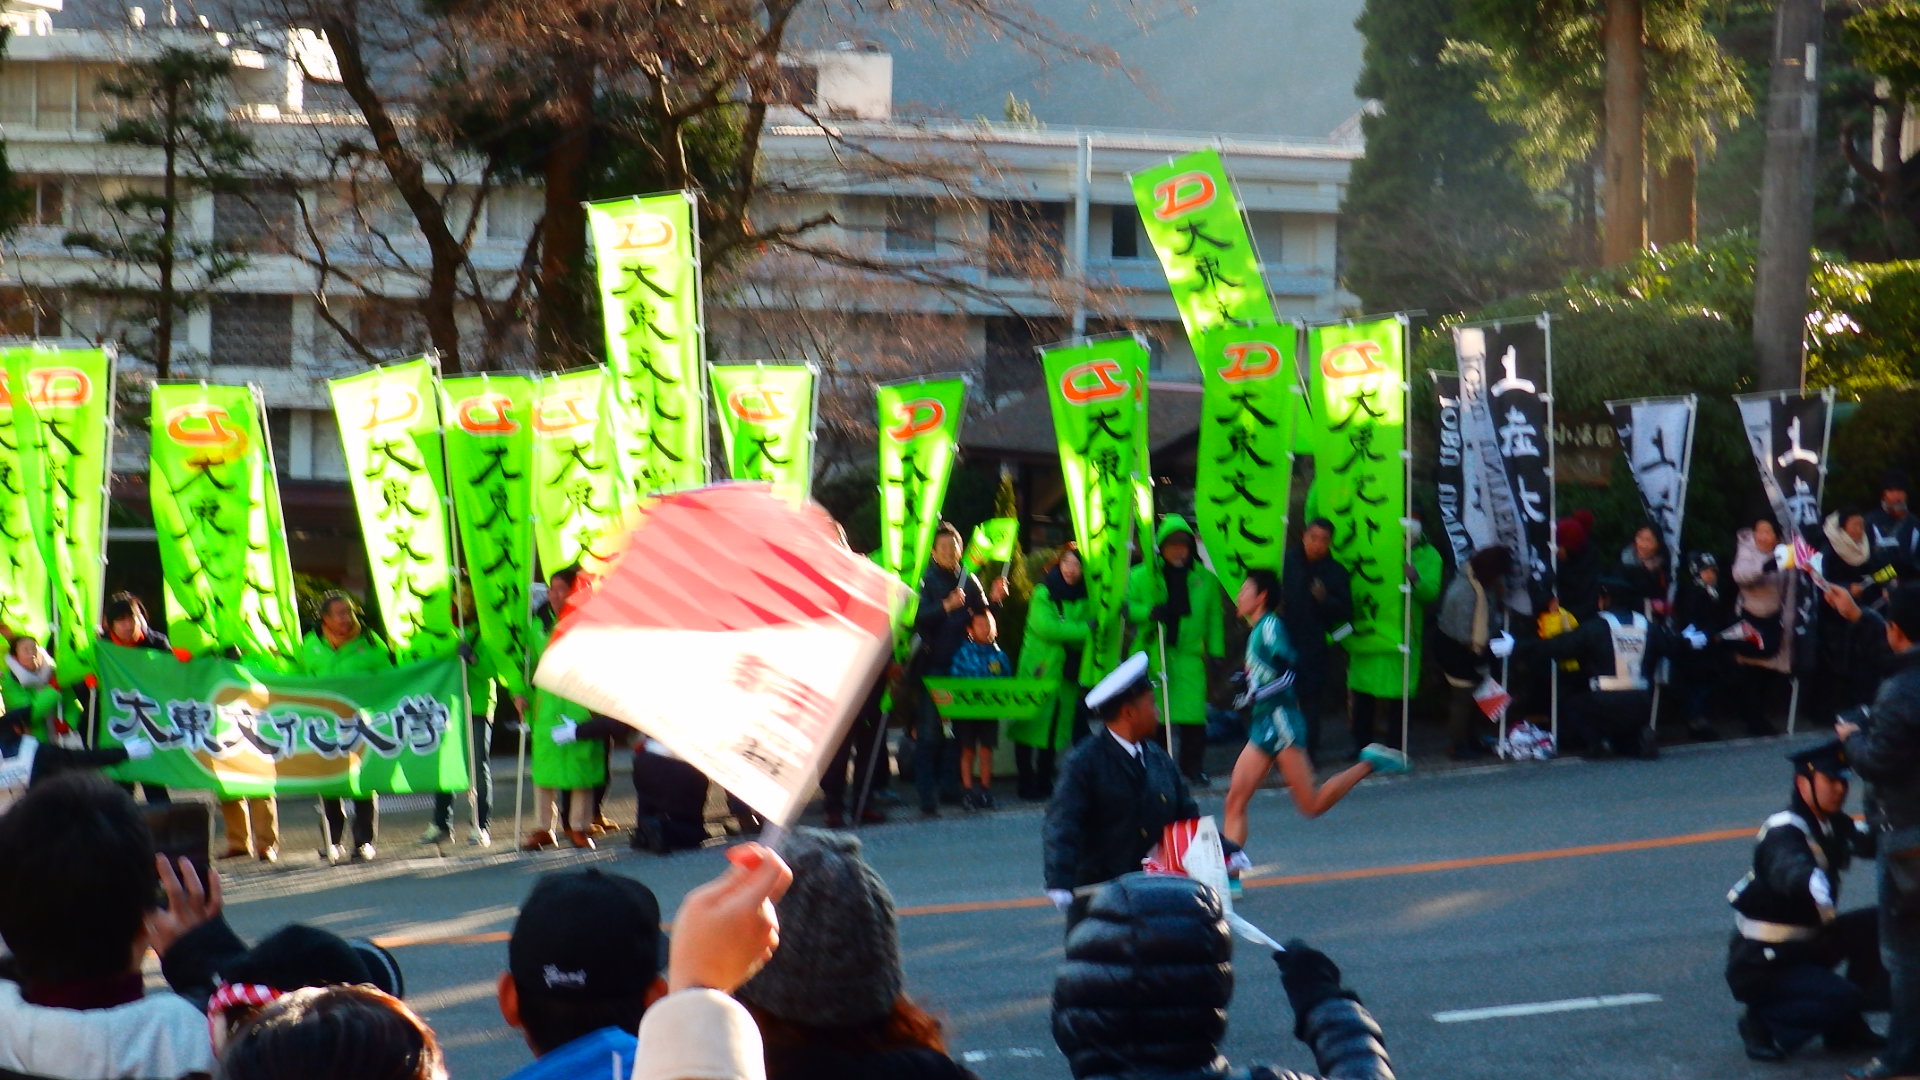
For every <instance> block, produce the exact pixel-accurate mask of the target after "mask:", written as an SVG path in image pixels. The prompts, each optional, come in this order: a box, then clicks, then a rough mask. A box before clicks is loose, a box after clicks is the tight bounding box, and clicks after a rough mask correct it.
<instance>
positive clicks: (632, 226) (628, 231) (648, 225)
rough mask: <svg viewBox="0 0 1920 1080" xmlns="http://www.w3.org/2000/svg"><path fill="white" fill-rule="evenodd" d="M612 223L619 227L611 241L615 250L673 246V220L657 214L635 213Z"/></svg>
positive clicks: (646, 249) (649, 249)
mask: <svg viewBox="0 0 1920 1080" xmlns="http://www.w3.org/2000/svg"><path fill="white" fill-rule="evenodd" d="M614 224H615V225H617V226H619V228H620V234H619V235H618V236H616V237H614V241H613V250H615V251H660V250H663V249H665V248H670V247H672V246H673V238H674V235H675V232H676V230H675V229H674V226H673V222H671V221H669V220H667V219H666V218H663V217H661V216H660V215H659V214H636V215H634V216H633V217H630V218H622V219H620V220H619V221H616V222H614Z"/></svg>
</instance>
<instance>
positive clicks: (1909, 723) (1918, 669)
mask: <svg viewBox="0 0 1920 1080" xmlns="http://www.w3.org/2000/svg"><path fill="white" fill-rule="evenodd" d="M1861 619H1862V621H1863V622H1866V621H1867V620H1874V621H1879V622H1882V623H1884V625H1885V628H1886V639H1887V646H1888V647H1889V648H1890V649H1891V650H1892V653H1893V655H1892V657H1891V658H1890V659H1889V661H1888V665H1889V668H1890V671H1891V674H1889V675H1888V676H1887V677H1886V679H1885V681H1883V682H1882V683H1881V684H1880V690H1879V693H1877V694H1876V695H1875V696H1874V699H1873V704H1872V705H1871V706H1869V707H1868V708H1867V710H1866V713H1865V715H1864V716H1863V715H1861V714H1860V713H1857V712H1856V713H1852V714H1849V715H1850V717H1851V718H1849V719H1843V720H1842V721H1841V722H1840V723H1838V724H1835V725H1834V728H1833V733H1834V734H1835V735H1836V736H1838V737H1839V738H1840V740H1841V741H1842V742H1844V743H1845V744H1846V747H1847V761H1848V762H1849V763H1850V764H1851V765H1852V767H1853V771H1855V772H1857V773H1859V774H1860V776H1861V777H1862V778H1863V779H1865V780H1866V781H1867V795H1868V798H1867V815H1868V817H1867V820H1868V822H1869V823H1870V824H1871V825H1873V826H1874V828H1875V829H1876V830H1878V832H1879V836H1878V837H1877V846H1878V851H1879V860H1880V952H1881V957H1882V959H1883V960H1884V961H1885V962H1886V965H1887V974H1888V978H1889V987H1890V990H1891V1001H1890V1005H1891V1008H1890V1009H1889V1015H1888V1020H1887V1047H1886V1049H1885V1050H1883V1051H1881V1054H1880V1056H1879V1057H1878V1058H1876V1059H1874V1060H1873V1061H1872V1062H1870V1063H1868V1065H1867V1066H1866V1067H1865V1068H1864V1069H1862V1070H1860V1071H1859V1072H1857V1073H1853V1074H1850V1075H1853V1076H1857V1077H1860V1078H1862V1080H1887V1078H1889V1077H1902V1076H1920V648H1917V647H1916V642H1920V584H1913V585H1902V586H1901V587H1899V588H1898V589H1895V590H1894V592H1893V594H1892V595H1891V596H1890V597H1888V599H1887V610H1886V615H1885V617H1884V619H1883V618H1882V617H1881V616H1879V615H1876V614H1874V613H1873V612H1865V613H1863V614H1862V616H1861ZM1869 625H1871V624H1869ZM1862 721H1864V722H1862Z"/></svg>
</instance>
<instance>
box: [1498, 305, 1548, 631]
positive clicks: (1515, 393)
mask: <svg viewBox="0 0 1920 1080" xmlns="http://www.w3.org/2000/svg"><path fill="white" fill-rule="evenodd" d="M1486 341H1487V352H1486V377H1487V380H1488V386H1487V399H1488V401H1489V403H1490V404H1491V406H1492V409H1493V433H1494V437H1495V439H1496V440H1497V441H1498V444H1499V447H1500V459H1501V460H1502V461H1503V462H1505V463H1506V466H1507V482H1508V483H1509V484H1511V485H1512V487H1513V501H1514V504H1515V506H1516V508H1517V509H1518V510H1519V512H1520V525H1521V532H1522V535H1523V536H1524V537H1525V539H1526V545H1527V550H1526V551H1525V552H1524V553H1522V552H1516V553H1515V554H1516V555H1524V558H1523V559H1521V560H1520V561H1521V562H1522V563H1523V564H1524V565H1525V567H1526V570H1527V580H1528V583H1529V584H1530V585H1531V586H1532V587H1533V592H1534V594H1535V595H1541V594H1543V593H1545V592H1546V591H1547V590H1548V589H1549V588H1551V585H1552V582H1551V580H1550V578H1551V575H1552V567H1553V460H1552V453H1553V440H1552V437H1551V428H1552V425H1551V424H1549V423H1548V401H1549V399H1550V395H1551V394H1552V393H1553V372H1552V368H1551V367H1550V365H1549V363H1548V358H1547V331H1546V327H1544V326H1541V325H1540V324H1539V323H1538V322H1533V321H1529V322H1523V323H1511V324H1507V325H1503V326H1491V327H1488V328H1487V329H1486Z"/></svg>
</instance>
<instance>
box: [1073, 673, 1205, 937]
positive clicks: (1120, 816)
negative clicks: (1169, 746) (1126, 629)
mask: <svg viewBox="0 0 1920 1080" xmlns="http://www.w3.org/2000/svg"><path fill="white" fill-rule="evenodd" d="M1158 700H1159V699H1158V695H1157V694H1156V692H1155V690H1154V686H1153V679H1152V678H1151V677H1149V676H1148V674H1147V657H1146V654H1145V653H1134V654H1133V655H1132V656H1130V657H1128V658H1127V659H1126V660H1125V661H1123V662H1122V663H1121V664H1120V666H1119V667H1117V668H1115V669H1114V670H1113V673H1112V674H1110V675H1108V676H1107V677H1106V678H1104V679H1102V680H1100V682H1099V683H1097V684H1095V686H1094V688H1093V689H1092V690H1090V691H1088V692H1087V707H1088V708H1090V709H1092V710H1093V711H1094V712H1095V713H1096V714H1097V715H1098V716H1099V717H1100V719H1101V721H1102V722H1103V723H1104V724H1105V726H1106V727H1105V731H1104V732H1096V733H1095V734H1094V736H1093V737H1092V738H1090V739H1087V740H1086V741H1084V742H1082V743H1081V744H1080V745H1079V746H1076V747H1074V748H1073V752H1072V753H1071V754H1068V755H1067V760H1066V764H1065V765H1064V766H1063V767H1062V768H1061V770H1060V783H1059V785H1058V786H1056V787H1055V788H1054V790H1053V801H1052V802H1050V803H1048V804H1047V821H1046V827H1045V831H1044V833H1043V839H1044V843H1045V862H1046V883H1047V884H1046V888H1047V898H1048V899H1050V900H1052V901H1053V905H1054V906H1055V907H1057V908H1059V909H1060V910H1061V911H1064V912H1066V914H1067V929H1068V930H1069V931H1071V930H1072V929H1073V926H1074V924H1075V923H1077V922H1079V921H1080V920H1081V918H1083V917H1084V916H1085V914H1086V910H1087V898H1088V895H1089V894H1090V893H1091V892H1092V888H1091V887H1092V886H1095V885H1098V884H1100V883H1101V882H1104V881H1111V880H1113V879H1114V878H1116V877H1119V876H1120V875H1122V874H1129V873H1132V872H1134V871H1136V870H1138V869H1140V860H1141V859H1143V858H1145V857H1146V855H1147V853H1148V852H1149V851H1152V850H1153V846H1154V845H1155V844H1157V843H1159V842H1160V834H1161V831H1162V830H1163V829H1165V828H1166V827H1167V826H1168V825H1170V824H1172V823H1173V822H1176V821H1185V820H1186V819H1188V818H1196V817H1199V816H1200V807H1199V804H1197V803H1195V802H1194V801H1193V795H1192V793H1191V792H1189V791H1188V790H1187V782H1186V781H1185V780H1184V779H1182V778H1181V776H1180V770H1179V769H1178V768H1176V767H1175V766H1174V763H1173V759H1172V758H1171V757H1168V756H1167V752H1166V751H1165V750H1163V749H1161V747H1160V744H1159V743H1158V742H1156V741H1154V732H1155V729H1157V728H1158V727H1159V726H1160V713H1159V704H1158Z"/></svg>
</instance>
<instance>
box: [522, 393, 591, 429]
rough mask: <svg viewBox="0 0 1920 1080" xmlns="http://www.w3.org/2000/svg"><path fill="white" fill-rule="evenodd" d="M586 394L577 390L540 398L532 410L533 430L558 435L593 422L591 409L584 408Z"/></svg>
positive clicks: (587, 425) (588, 425)
mask: <svg viewBox="0 0 1920 1080" xmlns="http://www.w3.org/2000/svg"><path fill="white" fill-rule="evenodd" d="M586 401H587V396H586V395H585V394H581V393H578V392H574V393H565V394H554V395H552V396H550V397H545V398H541V399H540V404H539V405H538V406H536V407H535V408H534V410H533V430H535V431H537V432H539V433H540V434H542V435H559V434H562V433H564V432H568V431H577V430H579V429H580V428H583V427H590V426H591V425H592V424H593V419H594V417H593V410H592V409H588V408H585V407H584V406H585V405H586Z"/></svg>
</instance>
